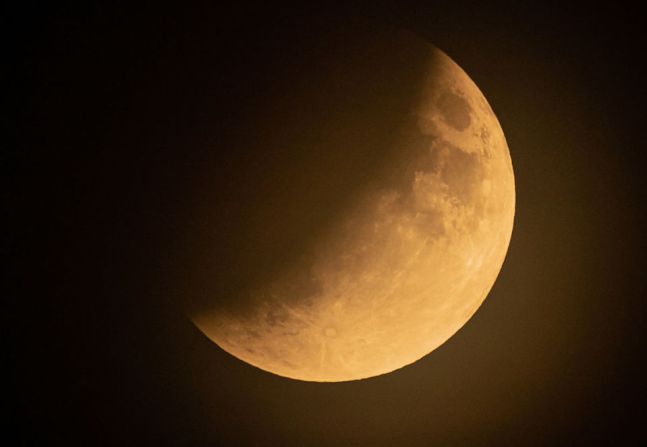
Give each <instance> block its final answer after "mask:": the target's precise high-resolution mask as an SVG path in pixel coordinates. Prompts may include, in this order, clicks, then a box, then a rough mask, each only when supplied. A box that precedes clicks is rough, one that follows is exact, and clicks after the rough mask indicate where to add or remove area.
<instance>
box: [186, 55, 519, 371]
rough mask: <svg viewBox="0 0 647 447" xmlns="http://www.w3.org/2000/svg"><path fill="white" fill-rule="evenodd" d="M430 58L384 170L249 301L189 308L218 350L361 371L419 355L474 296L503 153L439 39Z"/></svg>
mask: <svg viewBox="0 0 647 447" xmlns="http://www.w3.org/2000/svg"><path fill="white" fill-rule="evenodd" d="M428 57H429V64H428V67H429V70H428V74H427V76H426V79H425V82H424V85H421V86H420V87H421V88H420V94H419V97H418V100H417V104H415V105H414V106H413V107H412V109H411V115H410V120H409V121H408V123H407V124H406V125H405V126H403V128H402V131H401V134H400V135H399V136H398V140H397V143H396V144H397V145H398V146H397V147H396V149H397V151H398V153H399V154H401V155H399V158H397V159H396V160H395V161H394V162H393V163H391V164H390V166H391V167H390V169H389V172H386V173H385V174H384V175H383V176H377V177H376V178H375V179H374V180H372V181H371V184H370V185H369V186H366V187H365V188H364V189H363V190H362V192H361V194H359V195H358V196H357V197H356V198H355V199H354V201H353V202H352V206H350V207H348V208H347V209H346V211H345V212H344V213H343V215H342V217H340V218H339V219H338V220H336V221H335V223H334V225H332V226H330V227H329V228H328V229H327V231H326V232H325V234H322V235H321V236H320V237H318V239H317V241H316V244H315V245H314V247H312V248H311V249H309V250H308V253H307V254H305V253H304V256H303V258H302V260H301V261H299V262H296V263H294V265H293V266H292V267H291V268H287V269H286V270H285V271H283V272H282V273H281V274H280V275H278V276H276V277H275V278H274V279H273V280H271V281H269V282H267V283H266V284H265V285H264V286H261V287H257V288H256V289H255V290H252V291H250V293H251V294H253V295H254V296H256V297H257V300H256V303H257V305H256V306H255V308H254V310H253V312H251V313H249V314H247V315H244V316H242V315H239V314H235V313H228V312H226V311H224V310H222V309H219V310H212V311H205V312H201V313H200V314H196V315H194V316H192V319H193V321H194V323H195V324H196V325H197V326H198V328H200V330H202V331H203V332H204V333H205V334H206V335H207V336H208V337H209V338H210V339H211V340H213V341H214V342H215V343H217V344H218V345H219V346H221V347H222V348H223V349H224V350H226V351H227V352H229V353H231V354H233V355H234V356H236V357H238V358H239V359H242V360H244V361H245V362H248V363H250V364H252V365H255V366H257V367H259V368H261V369H264V370H266V371H270V372H272V373H275V374H278V375H281V376H286V377H290V378H294V379H300V380H309V381H345V380H355V379H362V378H367V377H371V376H375V375H379V374H384V373H388V372H390V371H393V370H395V369H398V368H401V367H403V366H405V365H408V364H410V363H413V362H415V361H416V360H418V359H420V358H421V357H423V356H425V355H426V354H428V353H429V352H431V351H433V350H434V349H435V348H437V347H438V346H440V345H441V344H442V343H444V342H445V341H446V340H447V339H449V338H450V337H451V336H452V335H453V334H454V333H455V332H456V331H457V330H459V329H460V328H461V327H462V326H463V325H464V324H465V323H466V322H467V321H468V320H469V318H470V317H471V316H472V315H473V314H474V312H475V311H476V310H477V309H478V307H479V306H480V305H481V303H482V302H483V300H484V299H485V297H486V296H487V294H488V292H489V290H490V289H491V287H492V285H493V283H494V281H495V280H496V277H497V275H498V273H499V271H500V269H501V266H502V263H503V260H504V257H505V254H506V251H507V248H508V244H509V241H510V236H511V232H512V225H513V217H514V206H515V187H514V176H513V171H512V164H511V160H510V154H509V151H508V147H507V145H506V141H505V138H504V136H503V132H502V130H501V127H500V125H499V123H498V121H497V119H496V117H495V115H494V113H493V111H492V109H491V108H490V106H489V105H488V103H487V101H486V99H485V98H484V96H483V94H482V93H481V92H480V91H479V89H478V88H477V86H476V85H475V84H474V82H472V80H471V79H470V78H469V77H468V76H467V75H466V74H465V72H464V71H463V70H462V69H461V68H460V67H459V66H458V65H457V64H456V63H454V62H453V61H452V60H451V59H450V58H449V57H447V56H446V55H445V54H444V53H442V52H441V51H440V50H437V49H435V48H433V47H431V46H429V51H428ZM295 294H299V297H298V298H299V299H293V298H294V297H293V295H295ZM287 297H290V299H286V298H287Z"/></svg>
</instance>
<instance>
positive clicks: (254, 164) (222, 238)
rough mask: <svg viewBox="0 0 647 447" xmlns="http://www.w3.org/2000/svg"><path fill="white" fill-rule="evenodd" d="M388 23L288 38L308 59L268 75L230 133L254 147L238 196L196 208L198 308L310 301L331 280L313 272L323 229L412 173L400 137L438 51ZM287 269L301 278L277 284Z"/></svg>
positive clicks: (242, 309) (236, 162)
mask: <svg viewBox="0 0 647 447" xmlns="http://www.w3.org/2000/svg"><path fill="white" fill-rule="evenodd" d="M376 31H377V30H375V29H374V28H371V29H362V27H361V26H360V27H355V28H354V29H351V28H348V29H346V30H343V31H340V30H335V31H334V32H330V33H328V34H325V36H324V37H325V38H323V39H321V38H318V40H316V41H308V40H307V39H306V41H305V43H303V42H301V43H298V42H299V41H298V40H296V41H295V40H294V38H293V37H292V38H288V37H289V36H288V37H286V42H288V45H287V47H286V49H285V53H286V57H287V56H292V57H295V58H300V59H298V60H301V63H300V65H301V67H300V69H299V70H296V71H294V72H292V71H285V70H282V69H281V67H280V66H279V67H274V71H272V72H268V73H267V74H266V77H267V78H269V79H271V80H272V83H271V84H269V83H268V88H267V89H266V90H265V91H263V92H261V93H259V96H258V98H256V99H255V100H256V101H257V104H258V107H256V108H255V109H254V113H253V114H252V116H250V117H248V122H247V124H246V127H245V131H244V132H238V133H237V134H236V135H235V138H232V139H231V141H227V142H226V143H227V144H228V145H229V146H231V147H233V148H236V149H237V150H240V149H241V148H242V150H244V153H245V155H244V156H243V158H242V161H241V160H240V159H239V158H237V157H238V156H237V155H236V154H234V155H232V157H233V162H231V165H232V168H233V169H234V170H233V173H230V174H228V175H230V176H231V178H232V180H231V181H230V182H229V183H230V187H231V189H232V190H231V191H230V196H229V197H227V198H226V199H225V200H223V199H220V200H219V201H218V203H217V205H216V208H217V210H216V211H211V210H210V211H208V213H204V212H202V213H204V214H201V210H197V211H196V213H198V214H196V219H198V220H200V219H201V226H202V227H203V228H204V230H203V232H202V233H198V234H196V235H194V236H193V239H192V242H191V244H192V246H193V247H195V248H196V249H197V250H196V252H197V254H196V256H194V257H193V259H195V264H194V268H193V270H192V275H191V278H190V279H189V280H188V281H190V282H191V284H190V286H191V289H188V290H187V291H186V292H187V295H188V296H189V300H188V302H187V308H188V312H189V315H199V314H200V313H203V312H205V311H211V312H214V311H215V312H220V311H222V312H227V313H229V314H233V315H238V316H246V315H250V314H251V313H253V312H254V311H255V310H256V308H257V305H258V303H259V302H261V301H275V300H280V304H283V305H286V306H290V305H292V304H294V303H300V304H307V302H308V300H309V299H311V298H312V297H313V296H316V295H317V293H318V292H319V291H320V288H321V285H320V284H317V283H316V281H315V280H314V279H313V278H312V277H311V274H310V266H311V264H312V250H313V247H314V246H315V244H316V243H317V242H318V240H319V238H320V235H321V234H324V233H325V232H326V231H328V229H330V228H331V227H333V226H334V225H336V224H337V222H338V221H339V219H340V217H341V216H343V215H345V214H347V212H348V210H349V209H352V207H353V206H354V205H353V204H354V203H355V201H356V199H357V197H358V196H359V195H361V194H362V193H363V192H365V191H366V190H367V189H369V190H370V189H372V188H374V187H376V186H379V187H390V184H389V182H396V183H397V182H398V181H401V180H402V173H400V174H399V175H395V176H390V174H389V171H392V170H393V168H394V163H398V162H399V160H403V159H407V157H408V155H409V154H406V153H403V151H402V146H401V145H399V144H396V143H397V142H398V140H399V139H400V138H401V132H402V129H404V128H405V127H406V126H407V125H408V124H410V121H411V111H412V110H413V108H414V107H415V106H416V103H417V101H419V94H420V88H421V86H422V82H423V81H424V79H425V78H426V76H427V75H428V72H429V64H430V63H431V61H430V55H431V53H430V52H429V46H428V45H427V44H426V43H425V42H424V41H422V40H417V39H415V38H413V37H412V36H408V35H400V37H399V38H398V39H393V36H394V34H393V33H392V32H391V31H388V32H384V33H381V32H376ZM286 36H287V35H286ZM295 42H297V44H295ZM297 65H298V64H297ZM290 67H292V68H293V67H295V64H290ZM421 138H422V139H423V140H425V141H424V142H423V141H421V143H420V147H421V148H422V147H423V146H425V145H426V144H427V143H426V142H427V139H426V137H421ZM405 150H408V149H405ZM421 150H422V149H421ZM245 161H247V163H245ZM241 169H242V170H246V171H245V172H242V173H241V172H239V170H241ZM382 181H386V183H381V182H382ZM407 182H408V180H406V181H404V182H403V183H402V184H401V185H400V187H406V186H405V185H406V183H407ZM205 202H207V203H208V201H207V200H205ZM286 272H287V273H286ZM279 277H291V278H293V282H290V281H285V284H280V283H279V284H273V285H272V283H273V282H276V279H277V278H279ZM268 284H270V286H269V287H267V285H268ZM288 284H289V285H288ZM272 289H274V290H275V292H274V293H272V295H273V296H268V293H271V292H268V291H271V290H272ZM259 290H264V291H265V292H264V293H258V291H259ZM268 318H269V319H270V320H271V321H268V323H270V324H272V323H274V322H275V323H280V322H281V321H282V320H283V319H285V318H286V317H285V315H282V314H281V313H280V312H278V313H276V314H268Z"/></svg>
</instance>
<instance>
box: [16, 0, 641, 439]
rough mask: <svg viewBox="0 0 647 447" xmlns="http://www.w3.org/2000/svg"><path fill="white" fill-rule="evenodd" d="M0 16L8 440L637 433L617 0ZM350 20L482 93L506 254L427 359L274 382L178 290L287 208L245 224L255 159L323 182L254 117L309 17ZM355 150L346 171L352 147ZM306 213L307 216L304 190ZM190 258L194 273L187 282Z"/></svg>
mask: <svg viewBox="0 0 647 447" xmlns="http://www.w3.org/2000/svg"><path fill="white" fill-rule="evenodd" d="M214 4H215V2H214ZM591 5H593V4H592V3H591ZM6 17H7V20H6V22H8V24H9V27H8V28H7V29H8V30H9V35H10V39H9V41H10V42H13V43H14V44H15V45H14V50H15V51H12V56H15V62H14V63H13V64H12V70H11V71H10V74H12V75H14V74H15V75H16V76H15V80H16V82H15V83H14V82H13V79H14V77H11V79H12V81H11V83H10V87H11V88H12V89H13V90H15V92H16V93H18V97H19V98H20V100H19V101H18V102H17V103H16V105H15V109H14V116H15V117H16V119H15V120H14V123H15V125H16V130H17V133H18V139H17V141H18V146H17V148H18V150H16V151H14V152H8V155H5V164H6V166H8V167H9V168H10V169H11V170H12V173H13V174H15V175H10V176H8V177H7V178H8V181H9V185H8V189H7V190H8V191H9V194H7V195H8V198H9V208H8V209H9V210H10V212H9V213H8V219H9V220H10V223H11V224H15V225H16V228H17V229H16V231H11V232H8V234H7V236H8V250H9V252H10V253H11V256H12V257H13V258H14V259H15V262H14V265H15V266H16V267H17V269H16V272H15V275H13V277H14V280H12V284H16V285H17V286H18V287H17V293H13V294H11V299H10V300H9V306H8V318H9V320H10V321H9V323H10V324H9V331H10V332H11V334H10V337H11V341H12V343H11V345H12V348H11V349H10V350H9V351H8V353H7V354H6V356H5V359H6V360H5V365H9V367H10V368H11V369H13V370H14V373H16V376H17V380H16V381H15V382H14V383H13V384H11V387H12V390H11V393H10V394H15V395H16V397H17V400H16V403H15V405H14V406H13V407H12V412H11V413H12V414H13V415H14V417H13V418H10V419H9V420H8V421H7V423H8V424H9V425H10V426H11V429H12V430H13V431H15V432H16V433H17V434H18V436H19V439H22V440H24V445H32V444H34V445H36V444H37V445H53V444H58V443H66V445H76V444H79V445H104V444H105V445H148V444H153V443H154V444H159V445H225V446H252V445H253V446H265V445H267V446H346V445H348V446H365V445H367V446H429V445H443V446H444V445H452V446H459V445H460V446H462V445H466V446H501V445H515V446H535V445H538V446H543V445H613V444H616V445H618V444H621V443H618V442H617V441H618V439H620V438H622V439H623V440H625V441H626V442H628V441H629V440H631V439H634V440H636V439H641V438H642V437H644V436H640V437H639V435H640V434H641V433H639V430H640V428H641V427H640V425H639V422H640V418H641V412H643V413H644V403H645V402H644V392H645V385H644V377H645V375H644V368H643V366H642V357H643V354H644V352H643V338H642V337H643V328H644V325H645V304H644V297H645V296H647V294H646V291H645V285H644V281H643V271H642V268H643V266H644V265H645V264H644V263H643V261H644V251H645V248H646V247H645V237H644V236H643V234H642V231H643V228H645V226H646V224H647V222H645V214H644V203H645V195H644V192H645V181H644V172H643V171H644V166H645V161H647V158H646V157H645V154H644V149H645V138H644V134H643V132H644V130H643V125H642V124H643V123H642V120H643V117H644V108H643V104H644V102H643V100H642V98H641V96H642V93H643V90H644V89H643V86H642V84H643V83H644V71H643V70H642V69H641V68H640V65H641V64H640V62H641V58H642V55H643V53H644V51H643V49H642V48H641V45H640V41H641V38H642V37H644V36H643V34H644V31H641V29H640V27H642V26H643V25H644V21H643V20H641V18H640V15H639V13H638V11H637V10H636V9H634V8H633V7H631V6H630V5H628V4H620V3H618V2H612V5H608V6H606V7H604V8H602V9H596V8H594V7H592V6H590V7H589V8H588V9H586V10H583V9H579V8H576V7H574V6H573V7H567V6H565V5H561V7H560V8H554V9H553V8H549V7H547V6H544V7H542V8H535V9H533V8H530V7H519V6H517V7H514V8H512V9H510V8H501V9H486V8H485V7H475V6H471V7H467V6H465V5H459V4H458V3H456V2H452V5H451V6H450V5H447V4H444V5H441V4H438V3H436V2H419V3H418V4H411V5H407V6H405V5H404V3H403V2H400V4H397V5H386V4H385V5H381V6H379V7H377V6H374V7H372V8H371V10H369V11H364V10H361V8H356V9H353V8H349V7H347V8H345V9H334V8H332V7H331V6H330V5H325V6H307V7H306V6H303V7H301V9H297V10H295V9H288V8H285V9H281V8H268V7H266V8H257V7H254V6H251V5H249V6H247V7H241V8H236V9H234V8H223V7H216V6H214V5H209V4H207V2H204V3H203V2H198V3H195V4H194V6H191V7H181V8H179V9H178V10H173V9H170V8H168V9H163V8H161V7H160V6H159V5H152V6H150V7H148V8H140V9H137V10H134V9H132V7H131V6H127V5H122V6H115V5H112V6H108V5H103V6H100V5H98V4H94V5H92V6H87V5H86V6H85V7H83V8H81V9H74V8H71V7H65V6H61V5H58V4H57V5H52V6H49V7H47V8H45V9H41V8H37V7H35V6H34V7H33V8H31V9H30V8H27V7H25V8H23V9H21V10H15V11H9V13H8V14H7V16H6ZM358 23H362V24H363V25H359V24H358ZM367 23H368V24H369V25H366V24H367ZM372 23H374V24H375V27H376V29H378V27H381V26H403V27H406V28H407V29H410V30H413V31H415V32H416V33H419V34H420V35H422V36H425V37H426V38H427V39H428V40H429V41H430V42H432V43H434V44H435V45H436V46H438V47H439V48H441V49H442V50H444V51H445V52H446V53H447V54H449V55H450V57H452V58H453V59H454V60H455V61H456V62H457V63H458V64H459V65H460V66H461V67H462V68H463V69H464V70H465V71H466V72H467V73H468V74H469V75H470V76H471V77H472V79H473V80H474V81H475V82H476V84H477V85H478V86H479V87H480V88H481V90H482V91H483V92H484V94H485V96H486V97H487V99H488V101H489V102H490V104H491V105H492V107H493V109H494V111H495V112H496V114H497V117H498V119H499V121H500V122H501V125H502V127H503V130H504V132H505V134H506V137H507V140H508V144H509V147H510V152H511V156H512V161H513V166H514V170H515V177H516V188H517V207H516V217H515V227H514V232H513V236H512V241H511V244H510V250H509V252H508V255H507V258H506V262H505V264H504V266H503V269H502V272H501V274H500V276H499V279H498V280H497V282H496V284H495V285H494V288H493V289H492V291H491V293H490V295H489V297H488V298H487V300H486V301H485V303H484V304H483V306H482V307H481V308H480V309H479V311H478V312H477V313H476V315H475V316H474V317H473V318H472V319H471V320H470V321H469V322H468V324H466V325H465V327H464V328H463V329H461V330H460V331H459V332H458V333H457V334H456V335H455V336H454V337H452V338H451V339H450V340H449V341H448V342H447V343H445V344H444V345H443V346H441V347H440V348H439V349H437V350H436V351H434V352H433V354H431V355H429V356H427V357H425V358H424V359H422V360H420V361H419V362H417V363H415V364H414V365H411V366H409V367H407V368H404V369H401V370H398V371H396V372H394V373H391V374H388V375H385V376H380V377H377V378H373V379H369V380H365V381H360V382H348V383H339V384H316V383H305V382H298V381H292V380H288V379H284V378H281V377H278V376H274V375H271V374H269V373H265V372H263V371H260V370H258V369H255V368H253V367H251V366H249V365H247V364H245V363H243V362H240V361H238V360H237V359H235V358H233V357H231V356H229V355H228V354H226V353H224V352H223V351H221V350H220V349H219V348H218V347H217V346H215V345H214V344H213V343H211V342H210V341H209V340H207V339H206V338H205V337H204V336H203V335H202V334H201V333H200V332H199V331H198V330H197V329H196V328H195V327H194V326H193V325H192V324H191V322H190V321H189V320H188V319H187V318H186V317H185V315H184V313H183V311H182V306H183V305H184V303H185V301H186V300H187V299H190V296H189V295H200V294H202V293H204V294H208V293H211V294H217V293H219V292H220V290H219V289H218V287H219V286H222V287H225V286H223V284H227V286H226V287H235V286H236V282H237V281H238V282H243V283H244V282H245V281H246V277H245V275H244V274H243V273H244V272H248V271H250V270H253V269H255V268H256V264H254V262H261V263H262V262H263V261H264V260H265V259H266V258H264V256H265V257H267V258H268V259H269V258H270V257H271V256H272V255H273V254H274V253H276V251H277V250H279V251H281V250H284V249H285V250H287V248H286V245H288V243H287V242H286V241H289V240H288V239H282V237H283V236H281V234H283V233H280V228H281V227H282V225H283V222H284V220H287V221H288V223H286V227H285V228H288V229H290V228H300V229H303V228H306V229H307V228H308V226H307V219H306V221H304V222H305V223H304V222H301V221H299V219H300V215H302V214H303V213H296V214H299V215H296V216H295V215H289V216H287V217H286V215H283V214H279V215H277V216H274V217H273V219H275V221H272V222H273V224H272V225H273V226H271V227H270V229H269V230H268V229H266V231H267V232H268V233H272V234H279V236H272V237H269V239H268V238H265V237H264V236H263V234H266V233H262V231H261V230H262V228H261V229H259V228H258V227H257V226H254V225H255V224H254V222H252V221H254V219H256V221H260V222H261V223H262V222H265V221H266V215H265V214H263V213H267V212H270V211H271V210H273V208H272V207H269V208H268V207H267V200H266V197H268V196H270V195H272V194H273V192H272V191H274V190H272V189H271V185H275V184H276V183H275V182H274V180H277V179H284V178H291V177H292V176H293V174H294V172H302V168H303V166H302V165H301V164H299V163H305V165H306V166H308V167H309V168H308V169H311V170H312V171H308V172H311V173H312V176H311V177H307V178H305V179H304V178H301V179H298V178H296V179H295V180H294V181H295V182H297V183H298V182H299V181H302V182H303V181H305V182H306V183H307V180H308V179H310V178H312V181H313V185H314V186H313V187H312V188H311V189H308V190H309V191H315V192H316V191H320V193H321V195H320V196H317V200H320V199H321V200H324V199H326V198H327V199H326V200H329V199H330V198H331V197H333V198H334V194H333V195H331V194H332V193H331V192H330V191H337V190H335V189H334V188H333V189H330V188H328V186H327V185H328V183H326V181H327V180H326V179H327V178H336V177H335V175H334V166H335V165H336V164H335V161H336V160H337V159H336V158H334V157H338V156H339V154H333V155H330V156H329V157H332V158H326V157H322V158H318V157H319V155H318V154H317V153H314V155H312V157H314V158H306V159H305V161H303V160H301V159H300V158H299V157H301V156H302V154H300V153H299V152H298V150H297V149H295V148H287V149H282V150H278V152H277V151H275V149H276V148H275V147H269V146H266V145H264V144H263V142H264V141H265V140H264V135H265V134H264V133H263V132H264V129H266V128H268V127H276V126H272V125H271V121H270V122H268V121H267V120H265V119H264V118H263V117H266V116H270V115H263V114H262V113H260V112H259V110H266V109H267V108H268V107H269V108H270V109H271V107H272V104H275V102H274V99H275V98H276V97H278V96H280V95H281V94H282V92H286V91H290V89H291V88H292V86H295V85H296V86H302V85H303V81H300V80H302V79H304V76H305V75H303V73H310V71H311V70H312V69H313V68H312V67H313V65H312V64H315V68H317V67H316V64H317V63H318V61H321V60H322V59H321V57H324V56H321V57H320V54H325V52H326V48H327V47H326V42H327V40H325V39H324V37H322V36H329V35H330V32H331V30H335V29H343V30H344V32H345V33H347V32H349V31H348V29H349V27H350V28H351V29H352V27H353V26H358V27H360V26H369V27H370V26H372V25H370V24H372ZM385 57H388V54H387V53H386V52H385ZM324 59H325V57H324ZM414 62H415V61H414ZM322 67H323V68H321V70H323V71H322V73H324V74H322V75H321V76H322V79H324V81H322V82H325V79H326V77H325V69H326V67H328V65H326V64H322ZM309 70H310V71H309ZM322 104H323V105H322V107H324V108H325V107H333V108H334V107H335V103H334V101H333V102H331V103H325V101H324V102H322ZM304 113H305V114H306V116H307V118H303V119H311V120H312V122H314V123H316V122H317V120H316V113H315V114H314V115H312V113H314V112H308V111H307V110H304ZM308 113H310V114H308ZM259 117H260V118H259ZM299 119H301V118H299ZM360 128H361V127H360ZM362 129H363V128H362ZM295 159H298V160H301V161H299V162H296V161H294V160H295ZM313 160H314V161H313ZM315 162H316V163H319V162H321V164H320V165H319V166H322V167H321V169H313V168H312V166H313V165H312V163H315ZM309 163H310V164H309ZM353 163H355V164H354V165H352V166H357V170H358V171H359V172H367V169H368V168H366V169H364V166H363V165H362V163H369V162H365V161H364V159H363V158H361V157H359V158H357V159H354V161H353ZM286 166H288V167H286ZM324 168H325V169H329V171H326V172H325V173H322V171H323V169H324ZM324 174H325V175H324ZM351 177H352V176H351ZM341 178H342V180H343V179H345V178H346V177H343V176H341ZM342 180H339V182H341V183H335V184H334V186H335V187H336V188H341V189H340V191H343V189H344V188H345V187H350V186H348V185H347V184H345V183H343V181H342ZM351 180H352V178H351ZM351 180H348V181H351ZM330 181H332V180H330ZM317 182H319V183H317ZM321 182H323V183H321ZM268 185H269V186H268ZM267 188H270V189H269V190H268V189H267ZM300 188H301V187H300V186H298V187H296V190H300ZM317 188H319V189H317ZM327 188H328V189H327ZM304 189H307V188H304ZM274 192H275V191H274ZM286 194H287V195H284V196H280V197H283V199H284V200H286V202H285V203H284V208H285V209H288V208H289V209H292V210H294V209H295V208H294V207H292V206H291V204H292V203H293V201H294V200H297V199H298V197H297V198H295V197H293V196H291V195H290V194H288V193H286ZM313 194H314V193H313ZM326 194H328V195H326ZM322 197H323V198H324V199H322ZM324 202H325V200H324ZM325 203H328V202H325ZM258 209H262V210H265V211H263V212H260V211H258ZM268 209H269V210H270V211H268ZM297 209H299V208H298V207H297ZM306 209H307V211H308V212H313V213H315V214H314V217H315V218H317V219H319V218H325V217H326V215H325V209H326V208H325V206H322V208H321V209H324V211H320V210H319V209H318V208H306ZM318 212H322V213H323V215H322V216H323V217H322V216H319V215H318V214H316V213H318ZM259 213H260V214H259ZM292 214H295V213H292ZM259 216H260V217H259ZM291 219H292V220H291ZM294 219H296V223H294V222H293V221H294ZM250 222H252V223H250ZM290 225H293V227H291V226H290ZM299 225H301V226H299ZM261 227H262V225H261ZM274 228H276V229H277V231H273V229H274ZM259 231H260V233H259ZM288 233H289V234H290V235H291V236H290V237H293V235H294V234H298V232H296V231H288V232H286V233H285V234H288ZM304 234H307V231H305V232H304ZM286 237H287V236H286ZM294 237H297V236H294ZM267 240H269V241H270V242H267ZM207 241H209V242H207ZM264 241H265V242H264ZM263 243H265V244H266V245H262V244H263ZM258 244H261V246H260V248H258ZM255 250H258V252H255ZM240 253H243V254H242V255H240ZM254 260H256V261H254ZM213 265H217V266H218V269H217V271H216V272H215V273H214V275H216V276H214V278H217V279H212V280H211V281H209V280H205V278H208V277H209V275H210V273H213V272H214V270H213V267H212V266H213ZM241 272H243V273H241ZM12 273H13V272H12ZM218 275H220V276H218ZM13 342H15V343H13ZM614 441H615V442H614ZM18 445H20V444H18ZM625 445H637V444H636V443H635V442H634V443H633V444H625Z"/></svg>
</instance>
